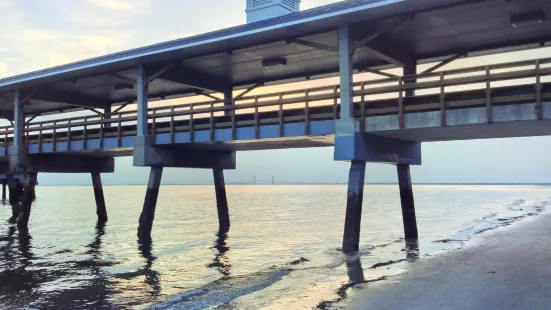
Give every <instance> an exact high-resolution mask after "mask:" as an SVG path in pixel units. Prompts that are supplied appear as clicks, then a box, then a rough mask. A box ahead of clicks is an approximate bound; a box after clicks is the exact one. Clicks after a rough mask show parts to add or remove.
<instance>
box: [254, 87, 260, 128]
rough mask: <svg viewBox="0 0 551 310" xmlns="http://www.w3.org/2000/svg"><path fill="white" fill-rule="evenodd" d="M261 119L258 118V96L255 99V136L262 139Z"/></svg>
mask: <svg viewBox="0 0 551 310" xmlns="http://www.w3.org/2000/svg"><path fill="white" fill-rule="evenodd" d="M259 122H260V119H259V117H258V96H256V97H254V136H255V138H256V139H259V138H260V123H259Z"/></svg>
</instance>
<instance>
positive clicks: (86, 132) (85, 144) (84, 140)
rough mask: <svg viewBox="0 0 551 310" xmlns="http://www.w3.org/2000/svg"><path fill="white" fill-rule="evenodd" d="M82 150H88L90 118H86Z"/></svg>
mask: <svg viewBox="0 0 551 310" xmlns="http://www.w3.org/2000/svg"><path fill="white" fill-rule="evenodd" d="M82 138H83V139H82V140H83V141H82V148H83V149H84V150H87V149H88V116H85V117H84V127H83V128H82Z"/></svg>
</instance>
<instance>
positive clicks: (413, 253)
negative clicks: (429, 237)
mask: <svg viewBox="0 0 551 310" xmlns="http://www.w3.org/2000/svg"><path fill="white" fill-rule="evenodd" d="M405 249H406V259H407V260H409V261H412V260H416V259H418V258H419V239H417V238H413V239H406V248H405Z"/></svg>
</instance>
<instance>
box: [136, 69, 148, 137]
mask: <svg viewBox="0 0 551 310" xmlns="http://www.w3.org/2000/svg"><path fill="white" fill-rule="evenodd" d="M147 78H148V77H147V72H146V70H145V68H144V66H143V65H140V66H138V79H137V81H136V91H137V105H138V106H137V109H138V124H137V127H138V134H137V135H138V136H148V135H149V125H148V120H147V109H148V89H147V87H148V83H147Z"/></svg>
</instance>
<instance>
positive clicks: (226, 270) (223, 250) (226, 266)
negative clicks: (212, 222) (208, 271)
mask: <svg viewBox="0 0 551 310" xmlns="http://www.w3.org/2000/svg"><path fill="white" fill-rule="evenodd" d="M216 237H217V238H216V240H215V241H214V246H213V247H212V248H213V249H216V250H217V252H216V254H215V255H214V259H213V260H212V263H210V264H208V265H207V267H209V268H217V269H218V271H219V272H220V273H221V274H222V276H223V277H224V278H225V277H229V276H230V274H231V264H230V263H229V259H228V256H227V252H228V251H229V250H230V247H229V246H228V245H227V240H228V230H227V229H220V231H218V233H217V234H216Z"/></svg>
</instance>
